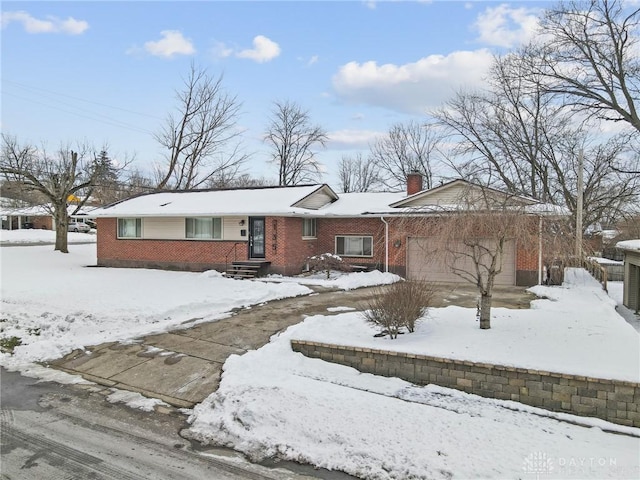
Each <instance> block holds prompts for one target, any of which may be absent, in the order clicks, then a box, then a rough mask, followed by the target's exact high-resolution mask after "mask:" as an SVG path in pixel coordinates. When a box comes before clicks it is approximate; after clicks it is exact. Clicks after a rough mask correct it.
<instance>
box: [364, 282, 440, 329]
mask: <svg viewBox="0 0 640 480" xmlns="http://www.w3.org/2000/svg"><path fill="white" fill-rule="evenodd" d="M434 295H435V289H434V288H433V285H432V284H430V283H427V282H418V281H404V282H397V283H394V284H392V285H390V286H388V287H380V288H379V290H378V291H377V292H376V293H375V295H374V296H373V297H372V298H371V300H370V301H369V302H368V303H367V304H366V305H365V310H364V311H363V312H362V314H363V315H364V318H365V319H366V320H367V321H368V322H370V323H373V324H374V325H377V326H379V327H381V328H382V333H383V334H386V335H389V337H391V338H396V337H397V336H398V333H400V332H401V330H402V329H403V328H406V329H407V331H409V332H413V331H414V330H415V325H416V321H417V320H418V319H420V318H421V317H422V316H423V315H424V314H425V313H426V311H427V309H428V308H429V307H430V306H431V304H432V302H433V297H434Z"/></svg>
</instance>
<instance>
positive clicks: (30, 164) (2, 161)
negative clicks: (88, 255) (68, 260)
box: [0, 135, 104, 253]
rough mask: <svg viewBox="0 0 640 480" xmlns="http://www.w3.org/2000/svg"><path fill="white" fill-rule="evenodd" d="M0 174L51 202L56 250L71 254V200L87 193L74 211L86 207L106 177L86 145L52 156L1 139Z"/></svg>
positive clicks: (7, 139)
mask: <svg viewBox="0 0 640 480" xmlns="http://www.w3.org/2000/svg"><path fill="white" fill-rule="evenodd" d="M0 174H2V175H3V176H4V178H5V179H7V180H9V181H13V182H20V183H21V184H22V185H23V186H24V188H25V189H28V190H33V191H36V192H39V193H41V194H42V195H43V196H45V197H46V198H47V199H48V200H49V201H50V202H51V213H52V215H53V218H54V221H55V227H56V244H55V248H54V249H55V250H59V251H61V252H63V253H68V247H67V222H68V212H67V206H68V200H69V197H70V196H72V195H74V194H75V193H76V192H81V191H85V195H84V198H83V199H82V201H81V202H80V203H78V205H77V206H76V209H75V211H78V210H79V209H80V208H81V207H82V206H83V205H84V202H86V200H87V198H88V196H89V195H90V192H91V188H92V186H94V185H95V184H96V182H97V181H98V179H99V178H100V177H101V176H102V175H103V174H104V172H103V164H102V163H101V162H99V161H98V159H97V157H96V156H93V155H91V152H90V149H89V148H88V147H86V146H83V145H79V148H78V150H77V151H74V150H71V148H70V147H68V146H63V147H61V148H60V149H59V150H58V151H57V152H56V153H55V154H54V155H53V156H51V155H49V154H48V153H47V152H46V150H44V149H41V150H38V149H36V148H35V147H34V146H33V145H28V144H24V145H21V144H20V143H19V142H18V140H17V139H16V138H15V137H13V136H8V135H2V157H1V158H0Z"/></svg>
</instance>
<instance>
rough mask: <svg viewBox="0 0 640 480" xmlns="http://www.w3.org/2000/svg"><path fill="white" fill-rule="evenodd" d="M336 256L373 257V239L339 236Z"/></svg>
mask: <svg viewBox="0 0 640 480" xmlns="http://www.w3.org/2000/svg"><path fill="white" fill-rule="evenodd" d="M336 254H337V255H343V256H345V257H372V256H373V237H364V236H356V235H343V236H338V237H336Z"/></svg>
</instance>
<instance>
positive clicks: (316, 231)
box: [302, 218, 318, 240]
mask: <svg viewBox="0 0 640 480" xmlns="http://www.w3.org/2000/svg"><path fill="white" fill-rule="evenodd" d="M307 220H310V221H312V222H313V230H314V233H315V235H305V234H304V225H305V222H306V221H307ZM302 238H303V240H311V239H316V238H318V222H317V221H316V219H315V218H303V219H302Z"/></svg>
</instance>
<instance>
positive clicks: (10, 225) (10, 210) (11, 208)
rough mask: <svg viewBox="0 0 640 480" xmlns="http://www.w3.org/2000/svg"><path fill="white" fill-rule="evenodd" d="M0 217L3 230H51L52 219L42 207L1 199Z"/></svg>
mask: <svg viewBox="0 0 640 480" xmlns="http://www.w3.org/2000/svg"><path fill="white" fill-rule="evenodd" d="M0 217H1V218H2V229H3V230H20V229H23V228H42V229H45V230H51V229H52V227H53V217H52V216H51V213H50V212H49V211H48V210H47V209H46V207H45V206H44V205H35V206H31V205H29V204H27V203H25V202H21V201H18V200H13V199H8V198H4V197H3V198H1V199H0Z"/></svg>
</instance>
